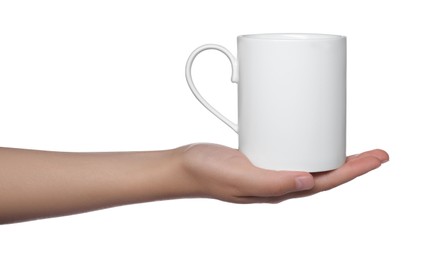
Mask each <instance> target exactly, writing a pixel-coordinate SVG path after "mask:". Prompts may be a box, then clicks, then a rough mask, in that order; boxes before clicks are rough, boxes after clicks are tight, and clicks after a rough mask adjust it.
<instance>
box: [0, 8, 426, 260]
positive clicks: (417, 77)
mask: <svg viewBox="0 0 430 260" xmlns="http://www.w3.org/2000/svg"><path fill="white" fill-rule="evenodd" d="M425 2H426V1H412V0H408V1H363V0H362V1H307V0H301V1H273V0H265V1H249V0H248V1H226V0H217V1H189V0H182V1H174V0H171V1H167V0H165V1H162V0H159V1H88V0H87V1H1V2H0V146H6V147H22V148H33V149H46V150H61V151H113V150H121V151H125V150H158V149H167V148H173V147H176V146H180V145H184V144H187V143H192V142H214V143H220V144H224V145H228V146H232V147H236V146H237V136H236V134H235V133H234V132H233V131H231V129H229V128H228V127H227V126H226V125H224V124H223V123H222V122H221V121H219V120H218V119H216V118H215V117H214V116H213V115H211V114H210V113H209V112H208V111H207V110H206V109H205V108H204V107H203V106H201V105H200V103H198V101H197V100H196V99H195V98H194V96H193V95H192V94H191V92H190V90H189V89H188V86H187V85H186V82H185V77H184V68H185V61H186V59H187V57H188V55H189V53H191V51H192V50H193V49H194V48H196V47H198V46H200V45H201V44H205V43H218V44H222V45H224V46H226V47H227V48H229V49H230V50H231V51H232V52H233V53H236V38H235V37H236V36H237V35H239V34H248V33H262V32H309V33H312V32H315V33H331V34H341V35H346V36H347V37H348V140H347V141H348V153H349V154H352V153H357V152H361V151H364V150H367V149H372V148H376V147H379V148H383V149H386V150H387V151H388V152H389V153H390V155H391V161H390V162H389V163H387V164H386V165H384V166H383V167H381V168H379V169H378V170H376V171H374V172H372V173H370V174H368V175H365V176H363V177H360V178H358V179H356V180H354V181H353V182H350V183H348V184H346V185H344V186H341V187H339V188H337V189H334V190H331V191H328V192H325V193H322V194H318V195H316V196H313V197H309V198H303V199H297V200H290V201H286V202H284V203H281V204H277V205H235V204H229V203H224V202H219V201H216V200H209V199H193V200H174V201H163V202H153V203H147V204H140V205H129V206H123V207H118V208H113V209H107V210H101V211H96V212H91V213H86V214H80V215H75V216H68V217H61V218H55V219H47V220H40V221H32V222H26V223H21V224H13V225H5V226H0V259H90V258H92V259H106V258H112V259H392V258H394V257H396V259H429V258H430V252H429V249H428V245H429V241H430V237H429V232H430V227H429V222H428V220H429V218H430V215H429V213H428V212H429V210H428V207H429V201H428V198H430V191H429V184H428V181H429V175H430V172H429V167H428V151H429V147H430V141H429V133H430V127H429V123H428V122H429V115H428V114H429V111H430V105H429V104H430V102H429V95H428V94H427V93H429V88H430V77H429V67H430V50H429V49H430V47H429V46H430V34H429V24H430V16H429V8H427V7H426V6H425V5H424V4H425ZM193 75H195V82H196V85H198V87H199V89H200V91H201V93H202V94H203V95H204V96H205V97H206V98H207V100H208V101H209V102H211V103H212V104H213V105H214V106H215V107H216V108H218V109H219V110H220V111H221V112H222V113H224V114H225V115H227V116H228V117H229V118H231V119H232V120H233V121H236V119H237V116H236V113H237V110H236V98H237V96H236V86H235V85H234V84H232V83H230V82H229V78H230V65H229V63H228V60H227V59H226V58H225V56H224V55H221V54H219V53H217V52H213V51H209V52H206V53H203V54H202V55H201V56H199V57H198V58H197V59H196V62H195V65H194V70H193ZM0 186H1V185H0ZM0 192H1V191H0Z"/></svg>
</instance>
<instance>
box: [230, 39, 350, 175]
mask: <svg viewBox="0 0 430 260" xmlns="http://www.w3.org/2000/svg"><path fill="white" fill-rule="evenodd" d="M238 68H239V73H238V74H239V82H238V84H239V89H238V97H239V100H238V101H239V104H238V105H239V107H238V110H239V117H238V118H239V121H238V133H239V149H240V151H241V152H243V153H244V154H245V155H246V156H247V157H248V158H249V159H250V161H251V162H252V163H253V164H254V165H256V166H258V167H261V168H267V169H274V170H298V171H309V172H319V171H327V170H332V169H335V168H338V167H339V166H341V165H342V164H343V163H344V162H345V158H346V156H345V150H346V38H345V37H343V36H336V35H323V34H259V35H244V36H239V37H238Z"/></svg>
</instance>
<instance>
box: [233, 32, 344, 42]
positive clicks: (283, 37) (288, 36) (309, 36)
mask: <svg viewBox="0 0 430 260" xmlns="http://www.w3.org/2000/svg"><path fill="white" fill-rule="evenodd" d="M237 38H238V39H250V40H275V41H318V40H339V39H345V38H346V37H345V36H343V35H335V34H323V33H258V34H244V35H239V36H238V37H237Z"/></svg>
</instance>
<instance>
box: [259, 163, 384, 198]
mask: <svg viewBox="0 0 430 260" xmlns="http://www.w3.org/2000/svg"><path fill="white" fill-rule="evenodd" d="M379 166H381V161H380V160H379V159H378V158H376V157H373V156H364V157H362V156H360V157H359V158H356V159H354V160H350V161H348V162H347V163H346V164H344V165H343V166H342V167H341V168H339V169H336V170H334V171H331V172H324V173H323V172H322V173H317V174H313V175H314V181H315V185H314V187H313V188H312V189H310V190H306V191H299V192H294V193H289V194H285V195H283V196H278V197H272V198H267V199H266V200H265V201H263V200H262V199H255V198H254V202H257V203H258V202H265V203H279V202H281V201H284V200H287V199H292V198H300V197H305V196H310V195H313V194H315V193H318V192H321V191H326V190H330V189H333V188H335V187H337V186H339V185H342V184H344V183H346V182H349V181H351V180H353V179H355V178H357V177H359V176H361V175H363V174H365V173H367V172H369V171H371V170H374V169H376V168H378V167H379ZM251 199H252V198H250V200H251Z"/></svg>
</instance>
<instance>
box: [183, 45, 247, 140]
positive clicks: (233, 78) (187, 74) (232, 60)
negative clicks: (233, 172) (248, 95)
mask: <svg viewBox="0 0 430 260" xmlns="http://www.w3.org/2000/svg"><path fill="white" fill-rule="evenodd" d="M205 50H217V51H220V52H222V53H224V54H225V55H226V56H227V58H228V59H229V60H230V63H231V69H232V75H231V82H233V83H238V81H239V74H238V69H237V60H236V58H235V57H234V56H233V54H231V53H230V52H229V51H228V50H227V49H226V48H224V47H223V46H221V45H217V44H206V45H203V46H200V47H199V48H197V49H195V50H194V51H193V52H192V53H191V55H190V57H188V60H187V65H186V67H185V77H186V78H187V83H188V86H189V87H190V89H191V91H192V92H193V94H194V96H195V97H196V98H197V99H198V100H199V101H200V103H202V105H203V106H204V107H206V108H207V109H208V110H209V111H210V112H212V114H214V115H215V116H216V117H218V118H219V119H220V120H221V121H223V122H224V123H225V124H227V125H228V126H229V127H230V128H231V129H233V130H234V131H235V132H236V133H238V131H239V129H238V126H237V124H235V123H233V122H232V121H230V120H229V119H228V118H226V117H225V116H224V115H223V114H221V113H220V112H218V110H216V109H215V108H214V107H212V106H211V105H210V104H209V103H208V102H207V101H206V100H205V99H204V98H203V97H202V95H201V94H200V93H199V91H198V90H197V88H196V86H195V85H194V82H193V78H192V77H191V67H192V65H193V62H194V59H195V58H196V56H197V55H198V54H199V53H200V52H202V51H205Z"/></svg>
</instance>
